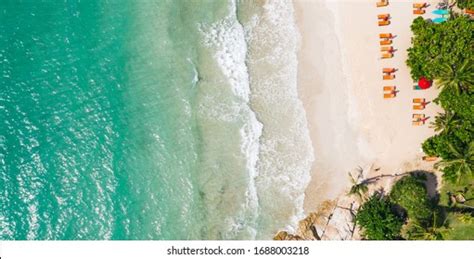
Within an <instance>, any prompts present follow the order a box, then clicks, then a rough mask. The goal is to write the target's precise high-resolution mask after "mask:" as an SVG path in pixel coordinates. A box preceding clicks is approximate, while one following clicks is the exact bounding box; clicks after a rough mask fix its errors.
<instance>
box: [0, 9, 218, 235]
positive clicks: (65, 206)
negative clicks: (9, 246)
mask: <svg viewBox="0 0 474 259" xmlns="http://www.w3.org/2000/svg"><path fill="white" fill-rule="evenodd" d="M191 3H192V2H188V5H187V6H186V7H185V8H181V7H180V6H179V4H175V3H173V1H156V2H151V1H141V2H134V1H109V2H106V1H82V2H81V3H77V2H76V1H66V2H65V3H59V2H58V1H49V2H48V3H37V1H27V2H23V3H21V4H20V3H18V1H2V3H1V5H0V8H1V9H0V10H1V11H0V21H1V22H0V27H1V28H0V30H1V31H2V33H1V34H0V37H1V38H0V51H1V52H0V54H1V57H0V60H2V61H1V65H2V72H3V75H2V80H1V88H0V89H1V106H0V112H1V114H2V116H1V117H2V126H1V127H2V129H1V148H2V149H1V151H2V152H1V178H0V186H2V187H3V188H2V194H1V196H0V201H1V203H0V205H1V212H0V217H1V218H0V220H1V221H0V222H1V223H2V228H1V233H0V234H1V235H0V237H1V238H2V239H27V238H28V239H30V238H34V239H104V238H113V239H130V238H132V239H149V238H152V239H183V238H184V239H189V238H205V237H206V228H205V226H204V224H203V223H204V220H203V217H205V215H204V214H203V211H202V209H201V202H200V197H199V194H198V190H197V189H196V188H195V177H196V176H195V170H196V162H197V159H198V157H197V150H198V149H199V146H198V143H197V141H196V140H197V139H199V136H198V134H197V130H196V128H195V127H196V123H195V115H194V113H193V109H192V106H193V98H194V95H195V92H196V89H195V82H194V81H193V78H194V77H195V75H194V68H193V64H192V63H191V62H190V61H192V60H193V59H195V56H196V49H195V48H192V44H195V43H196V42H197V41H198V38H197V37H196V32H193V31H186V30H187V29H186V28H191V29H192V28H193V27H192V26H186V23H188V22H192V23H194V22H196V21H195V20H193V19H199V15H200V14H199V13H197V14H192V15H195V16H196V17H187V16H188V15H190V14H189V13H188V14H183V13H180V12H190V8H192V4H191ZM201 4H204V3H201ZM208 7H209V8H213V6H212V5H209V6H208ZM211 18H212V17H211ZM211 18H206V16H202V19H211ZM193 34H194V35H193Z"/></svg>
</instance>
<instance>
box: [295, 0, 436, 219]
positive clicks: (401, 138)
mask: <svg viewBox="0 0 474 259" xmlns="http://www.w3.org/2000/svg"><path fill="white" fill-rule="evenodd" d="M431 2H432V3H431V4H432V5H431V7H429V8H428V10H427V15H424V16H423V17H425V18H427V17H429V16H428V13H430V12H431V10H432V8H434V5H435V3H434V2H433V1H431ZM293 3H294V6H295V16H296V22H297V26H298V28H299V30H300V34H301V46H300V50H299V52H298V59H299V60H298V61H299V63H298V91H299V96H300V99H301V100H302V102H303V104H304V108H305V110H306V114H307V119H308V127H309V130H310V135H311V139H312V143H313V149H314V151H315V154H314V156H315V162H314V164H313V167H312V172H311V177H312V180H311V182H310V184H309V186H308V188H307V189H306V192H305V194H306V197H305V211H306V213H308V212H310V211H314V210H316V209H317V207H318V205H320V204H321V203H322V202H323V201H325V200H331V199H335V198H337V197H340V195H343V194H345V192H346V191H347V187H348V186H349V177H348V172H350V171H353V170H354V169H356V168H357V167H361V168H362V169H364V177H373V176H376V175H380V174H385V175H395V174H400V173H403V172H406V171H410V170H417V169H425V170H426V169H428V170H431V171H432V170H433V169H432V165H433V163H432V162H425V161H422V159H421V157H422V156H423V152H422V151H421V143H422V142H423V141H424V140H425V139H427V138H428V137H429V136H431V135H433V134H434V133H435V132H434V130H433V129H431V128H429V122H430V121H431V120H432V118H433V117H434V116H435V115H436V113H437V112H440V111H441V109H440V107H438V106H436V105H435V104H434V103H430V104H429V105H428V106H427V108H426V109H425V110H424V111H422V113H425V114H426V115H427V116H430V117H431V119H430V120H428V122H427V123H426V124H425V125H423V126H419V127H415V126H412V124H411V115H412V114H413V113H416V112H415V111H413V110H412V108H411V105H412V103H411V99H412V98H426V100H427V101H432V100H433V99H434V98H435V97H436V96H437V94H438V89H436V88H434V87H432V88H430V89H428V90H424V91H415V90H413V89H412V85H413V81H412V79H411V77H410V73H409V69H408V67H407V66H406V64H405V60H406V58H407V52H406V50H407V48H408V47H409V46H410V40H411V30H410V27H409V26H410V24H411V22H412V21H413V19H415V18H416V16H415V15H413V14H412V12H411V3H407V2H401V1H390V4H389V6H387V7H383V8H377V7H375V4H374V3H373V2H358V3H356V2H342V3H341V2H334V1H318V0H317V1H298V0H294V1H293ZM379 13H390V14H391V16H392V17H393V19H392V20H391V24H390V25H389V26H384V27H378V26H377V14H379ZM357 28H360V29H357ZM385 32H390V33H393V34H395V35H397V36H396V38H394V40H393V41H394V43H393V45H394V48H396V49H397V51H396V52H395V54H394V57H393V58H391V59H386V60H384V59H380V58H379V56H380V51H379V48H380V47H379V43H378V41H379V39H378V34H379V33H385ZM383 67H396V68H397V69H398V71H397V75H396V79H395V80H393V82H390V84H394V85H396V86H397V89H399V90H400V92H399V93H398V95H397V97H396V98H393V99H384V98H383V96H382V86H383V85H385V84H386V83H387V81H383V80H382V78H381V70H382V68H383ZM378 187H385V188H389V187H390V181H388V182H387V181H382V182H381V183H380V184H379V185H378Z"/></svg>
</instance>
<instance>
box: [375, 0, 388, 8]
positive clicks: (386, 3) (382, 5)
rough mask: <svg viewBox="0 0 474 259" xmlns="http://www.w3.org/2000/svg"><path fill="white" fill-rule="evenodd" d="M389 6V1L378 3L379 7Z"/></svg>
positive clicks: (382, 0) (383, 0) (384, 0)
mask: <svg viewBox="0 0 474 259" xmlns="http://www.w3.org/2000/svg"><path fill="white" fill-rule="evenodd" d="M387 5H388V0H380V2H377V3H376V6H377V7H384V6H387Z"/></svg>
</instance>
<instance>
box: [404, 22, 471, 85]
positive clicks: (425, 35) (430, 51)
mask: <svg viewBox="0 0 474 259" xmlns="http://www.w3.org/2000/svg"><path fill="white" fill-rule="evenodd" d="M411 30H412V31H413V34H414V36H413V38H412V43H413V44H412V47H410V48H409V49H408V60H407V64H408V66H409V67H410V68H411V76H412V78H413V79H414V80H418V79H419V78H420V77H422V76H424V77H426V78H429V79H435V78H439V75H440V74H442V73H443V71H444V72H445V73H449V71H448V72H446V70H447V67H451V68H453V69H457V68H459V67H461V66H462V64H464V62H465V61H466V60H469V61H471V60H472V58H473V52H474V51H473V50H474V49H473V48H474V45H473V42H474V35H473V33H474V24H473V23H472V22H471V21H470V19H469V18H468V17H467V16H458V17H455V18H453V19H449V20H448V21H446V22H443V23H439V24H436V23H433V22H432V21H431V20H425V19H423V18H422V17H418V18H416V19H415V20H414V21H413V24H412V25H411Z"/></svg>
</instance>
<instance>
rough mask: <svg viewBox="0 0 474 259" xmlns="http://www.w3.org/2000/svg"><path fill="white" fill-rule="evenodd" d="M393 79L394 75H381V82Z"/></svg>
mask: <svg viewBox="0 0 474 259" xmlns="http://www.w3.org/2000/svg"><path fill="white" fill-rule="evenodd" d="M393 79H395V75H392V74H390V75H383V80H393Z"/></svg>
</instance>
